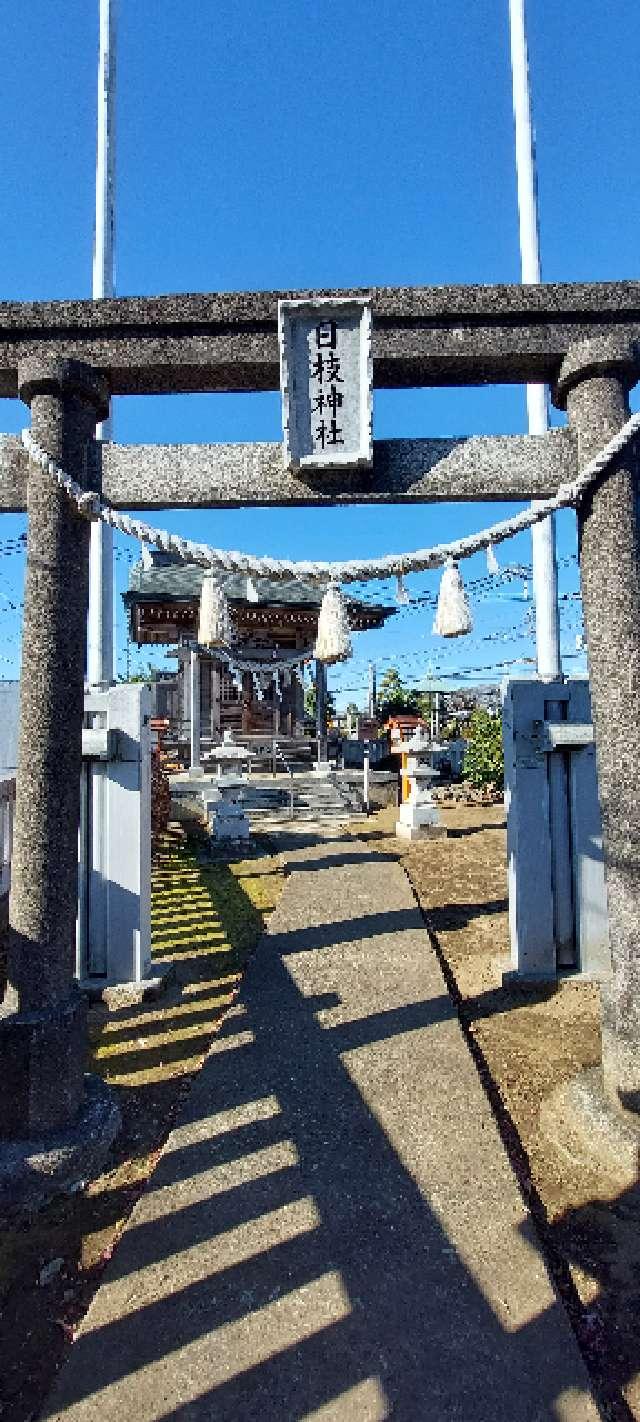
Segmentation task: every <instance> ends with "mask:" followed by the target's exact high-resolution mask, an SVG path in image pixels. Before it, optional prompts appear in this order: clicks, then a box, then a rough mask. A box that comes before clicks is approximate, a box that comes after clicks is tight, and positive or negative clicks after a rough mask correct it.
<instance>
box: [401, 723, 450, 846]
mask: <svg viewBox="0 0 640 1422" xmlns="http://www.w3.org/2000/svg"><path fill="white" fill-rule="evenodd" d="M402 750H403V752H404V754H405V755H406V764H405V767H404V772H403V778H404V776H406V777H407V778H408V781H409V795H408V797H407V799H406V800H404V801H403V803H402V804H401V806H400V813H399V815H398V819H397V821H396V835H397V836H398V837H399V838H400V839H446V835H447V831H446V829H445V827H444V825H442V824H441V823H440V819H439V815H438V810H437V807H436V805H435V804H434V802H433V799H432V796H431V783H432V781H433V780H434V779H435V778H436V777H437V773H438V772H437V771H436V770H434V769H433V766H432V765H431V743H430V742H429V741H427V740H424V739H423V738H422V736H421V735H420V734H419V732H416V734H415V735H414V736H412V738H411V740H410V741H405V742H404V744H403V747H402Z"/></svg>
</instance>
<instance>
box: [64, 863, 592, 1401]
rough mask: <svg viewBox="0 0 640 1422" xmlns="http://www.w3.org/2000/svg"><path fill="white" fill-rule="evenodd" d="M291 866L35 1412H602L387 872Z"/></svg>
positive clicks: (436, 973)
mask: <svg viewBox="0 0 640 1422" xmlns="http://www.w3.org/2000/svg"><path fill="white" fill-rule="evenodd" d="M290 866H291V877H290V879H289V881H288V883H287V886H286V887H285V891H284V894H283V897H282V899H281V902H280V905H279V907H278V909H277V910H276V912H275V914H274V915H273V918H272V920H271V922H270V930H269V932H268V934H267V935H265V937H264V938H263V940H262V942H261V944H260V946H259V949H258V952H257V955H256V959H255V961H254V962H253V964H252V965H251V968H250V970H249V973H248V976H247V980H246V983H245V988H244V994H243V1000H242V1002H241V1004H240V1005H239V1006H238V1007H237V1009H236V1010H235V1012H233V1013H232V1014H231V1015H230V1017H229V1018H228V1019H227V1021H226V1023H225V1025H224V1028H223V1031H222V1033H221V1035H220V1038H219V1039H218V1040H217V1041H216V1043H215V1046H214V1048H213V1051H212V1053H211V1055H210V1057H209V1059H208V1061H207V1063H206V1064H205V1067H204V1069H203V1071H202V1073H201V1074H200V1077H199V1078H198V1081H197V1083H196V1084H195V1086H194V1088H193V1090H192V1092H191V1095H190V1097H189V1099H188V1101H187V1103H186V1106H185V1109H184V1112H183V1116H182V1119H181V1120H180V1122H179V1124H178V1127H177V1129H176V1130H174V1131H173V1133H172V1135H171V1137H170V1139H169V1142H168V1145H167V1148H166V1150H165V1152H164V1155H163V1158H162V1160H161V1161H160V1164H159V1166H158V1169H157V1171H156V1174H155V1176H154V1178H153V1181H152V1184H151V1188H150V1189H149V1190H148V1192H147V1194H146V1196H145V1197H144V1198H143V1199H142V1200H141V1201H140V1203H139V1205H138V1207H137V1209H136V1211H135V1212H134V1215H133V1217H132V1220H131V1223H130V1225H129V1227H128V1229H127V1231H126V1233H125V1236H124V1239H123V1240H122V1243H121V1245H120V1246H119V1249H118V1251H117V1254H116V1256H115V1258H114V1260H113V1261H112V1264H111V1266H110V1268H109V1271H108V1273H107V1275H106V1279H105V1283H104V1284H103V1286H102V1288H101V1290H100V1292H99V1294H98V1295H97V1297H96V1299H95V1301H94V1304H93V1306H92V1308H91V1310H90V1313H89V1316H88V1319H87V1321H86V1325H85V1328H84V1331H83V1333H82V1334H81V1336H80V1338H79V1339H78V1341H77V1342H76V1344H75V1346H74V1348H73V1350H72V1353H71V1356H70V1358H69V1360H68V1362H67V1364H66V1366H65V1368H64V1370H63V1372H62V1374H61V1376H60V1378H59V1381H58V1385H57V1387H56V1388H55V1389H54V1393H53V1396H52V1398H51V1400H50V1402H49V1405H48V1408H46V1409H45V1413H44V1416H45V1417H46V1418H47V1419H49V1422H53V1419H60V1422H61V1420H62V1419H63V1418H64V1422H98V1419H100V1422H115V1419H118V1422H119V1419H121V1418H123V1417H134V1418H135V1419H136V1422H152V1419H160V1418H163V1419H169V1418H171V1419H178V1418H180V1419H181V1422H182V1419H196V1418H197V1419H205V1418H206V1419H210V1418H215V1419H216V1422H223V1420H224V1419H229V1422H231V1419H233V1422H239V1419H242V1422H254V1419H255V1422H257V1419H261V1422H269V1420H270V1419H272V1420H273V1422H284V1419H286V1420H287V1422H289V1420H290V1419H291V1422H293V1419H298V1418H308V1419H311V1418H313V1419H316V1422H319V1419H325V1422H329V1419H332V1422H342V1419H345V1422H346V1419H353V1422H378V1419H382V1418H391V1417H392V1418H394V1419H400V1422H418V1419H422V1418H424V1419H429V1422H445V1419H446V1422H449V1419H456V1422H543V1419H554V1422H558V1420H559V1419H560V1420H561V1422H591V1419H595V1418H597V1416H598V1413H597V1410H596V1408H595V1405H594V1403H593V1401H592V1399H591V1396H590V1393H589V1387H588V1382H587V1379H586V1375H585V1372H584V1368H583V1365H582V1362H581V1359H580V1357H579V1355H578V1352H577V1348H576V1344H575V1342H574V1339H573V1335H572V1333H571V1330H570V1328H569V1324H568V1322H567V1318H566V1316H565V1313H564V1310H563V1307H562V1306H561V1304H560V1303H559V1302H558V1301H557V1299H556V1297H555V1295H554V1292H553V1290H552V1287H551V1285H550V1282H549V1279H548V1276H547V1273H546V1269H545V1266H544V1263H543V1260H542V1258H541V1255H540V1252H539V1249H538V1246H537V1242H536V1238H535V1234H534V1232H533V1229H532V1226H531V1223H530V1221H529V1219H528V1217H527V1214H526V1211H525V1209H524V1207H523V1204H522V1201H521V1198H520V1195H519V1193H518V1190H517V1188H516V1185H515V1182H514V1178H513V1175H512V1172H511V1169H510V1167H509V1164H508V1162H507V1159H506V1156H505V1154H504V1152H503V1149H502V1145H501V1143H500V1140H499V1138H498V1134H497V1131H496V1127H495V1125H494V1121H493V1118H492V1116H491V1113H490V1110H489V1107H488V1105H487V1101H486V1099H485V1096H484V1093H483V1091H482V1088H481V1086H480V1083H479V1080H478V1077H477V1074H476V1071H475V1068H474V1066H473V1064H472V1061H471V1059H470V1057H469V1054H468V1052H467V1048H466V1045H465V1042H464V1039H463V1037H462V1034H461V1031H460V1028H459V1025H458V1021H457V1018H456V1015H455V1013H454V1011H453V1009H452V1006H451V1002H450V999H449V997H448V994H447V992H446V988H445V985H444V981H443V978H442V974H441V972H440V969H439V966H438V963H437V961H436V959H435V957H434V954H433V952H432V950H431V948H430V945H429V940H428V937H427V934H426V931H425V929H424V926H423V923H422V920H421V917H420V914H419V912H418V910H417V908H416V906H415V903H414V900H413V897H412V895H411V891H410V888H409V885H408V881H407V879H406V878H405V876H404V873H403V871H402V869H401V867H400V866H399V865H398V864H397V862H396V861H395V860H389V859H387V858H385V857H384V855H381V854H376V853H375V851H372V850H371V849H370V848H369V847H367V846H365V845H364V844H363V843H361V842H359V841H357V840H354V839H350V838H344V839H342V840H340V839H336V840H333V841H331V840H328V841H323V842H321V843H320V844H316V845H313V846H311V847H307V848H301V849H299V850H292V851H291V854H290Z"/></svg>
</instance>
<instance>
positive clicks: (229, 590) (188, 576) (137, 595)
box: [124, 563, 395, 616]
mask: <svg viewBox="0 0 640 1422" xmlns="http://www.w3.org/2000/svg"><path fill="white" fill-rule="evenodd" d="M204 572H205V570H204V568H200V567H198V565H197V564H195V563H179V564H173V565H167V566H155V567H151V568H145V567H144V566H143V565H142V563H136V564H135V565H134V567H132V568H131V570H130V572H129V587H128V591H127V592H126V593H125V594H124V599H125V602H126V603H127V604H129V605H130V604H131V603H136V602H139V601H144V600H146V599H154V600H157V601H165V600H166V601H167V602H174V601H181V602H182V601H187V600H189V599H195V598H199V597H200V589H201V587H202V579H203V577H204ZM251 582H252V583H253V586H254V588H255V590H256V593H257V598H251V597H248V596H247V578H246V577H245V576H244V574H241V573H234V574H232V575H231V576H230V577H228V578H226V579H225V584H224V586H225V591H226V594H227V597H228V599H229V601H230V602H231V603H234V602H236V603H251V602H255V603H257V604H263V605H264V604H270V605H272V606H274V605H275V606H276V607H277V606H283V605H286V604H294V605H298V606H304V605H307V606H309V607H319V606H320V603H321V602H322V594H323V591H324V589H323V588H322V587H321V585H320V584H319V583H308V582H304V581H302V579H298V578H292V579H291V581H290V582H272V581H271V580H270V579H269V578H252V579H251ZM350 601H351V602H353V603H355V602H356V599H355V598H354V599H350ZM364 606H366V608H367V610H371V611H372V612H379V613H381V612H385V613H386V614H387V616H388V615H389V614H390V613H392V612H393V611H395V609H394V608H392V607H389V608H383V607H381V606H376V605H374V604H371V603H367V604H363V607H364Z"/></svg>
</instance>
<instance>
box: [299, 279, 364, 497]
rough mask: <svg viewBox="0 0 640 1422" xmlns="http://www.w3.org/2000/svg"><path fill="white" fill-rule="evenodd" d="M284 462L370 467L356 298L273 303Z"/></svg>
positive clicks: (361, 307)
mask: <svg viewBox="0 0 640 1422" xmlns="http://www.w3.org/2000/svg"><path fill="white" fill-rule="evenodd" d="M278 335H279V340H280V384H281V390H282V424H283V433H284V458H285V464H286V465H287V466H288V468H290V469H294V470H316V469H317V470H322V469H334V468H336V467H339V468H342V469H344V468H352V469H357V468H362V467H363V466H364V467H365V468H370V467H371V465H372V463H373V445H372V435H371V408H372V405H371V387H372V378H373V366H372V360H371V307H370V306H369V304H368V303H367V302H366V301H364V300H362V299H361V298H357V297H353V298H351V297H347V298H343V299H334V300H331V301H313V300H309V301H306V300H302V301H280V302H278Z"/></svg>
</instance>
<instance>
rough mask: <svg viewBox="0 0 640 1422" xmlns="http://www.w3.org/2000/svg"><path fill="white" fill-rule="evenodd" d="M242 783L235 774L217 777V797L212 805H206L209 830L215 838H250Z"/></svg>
mask: <svg viewBox="0 0 640 1422" xmlns="http://www.w3.org/2000/svg"><path fill="white" fill-rule="evenodd" d="M243 785H244V781H243V780H240V779H239V778H238V777H237V776H222V775H221V776H219V777H218V780H217V783H216V789H217V791H218V798H217V799H216V801H215V803H214V804H213V805H212V806H209V805H208V806H207V809H208V811H209V815H210V818H209V823H210V827H211V831H212V834H213V836H214V838H215V839H217V840H245V839H249V838H250V835H251V826H250V824H249V821H248V819H247V816H246V814H245V809H244V805H243V803H242V789H243ZM211 811H213V813H211Z"/></svg>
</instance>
